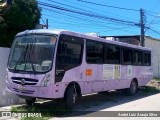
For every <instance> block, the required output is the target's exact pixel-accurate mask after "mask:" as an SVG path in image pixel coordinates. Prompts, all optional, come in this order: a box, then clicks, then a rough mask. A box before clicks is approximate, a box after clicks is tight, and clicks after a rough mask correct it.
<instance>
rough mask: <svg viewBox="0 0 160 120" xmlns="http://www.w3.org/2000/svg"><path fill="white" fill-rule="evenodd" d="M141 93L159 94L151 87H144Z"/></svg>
mask: <svg viewBox="0 0 160 120" xmlns="http://www.w3.org/2000/svg"><path fill="white" fill-rule="evenodd" d="M142 91H143V92H146V93H159V92H160V89H158V88H156V87H152V86H145V87H144V89H142Z"/></svg>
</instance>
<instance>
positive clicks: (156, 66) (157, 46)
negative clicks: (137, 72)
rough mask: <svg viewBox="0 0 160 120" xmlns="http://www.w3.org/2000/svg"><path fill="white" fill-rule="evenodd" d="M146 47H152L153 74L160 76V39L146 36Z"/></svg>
mask: <svg viewBox="0 0 160 120" xmlns="http://www.w3.org/2000/svg"><path fill="white" fill-rule="evenodd" d="M145 47H149V48H151V49H152V66H153V76H154V77H157V78H159V77H160V40H158V39H154V38H151V37H145Z"/></svg>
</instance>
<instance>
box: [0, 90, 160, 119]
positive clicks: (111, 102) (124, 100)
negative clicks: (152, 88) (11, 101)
mask: <svg viewBox="0 0 160 120" xmlns="http://www.w3.org/2000/svg"><path fill="white" fill-rule="evenodd" d="M36 106H37V108H38V107H40V108H43V109H46V108H47V107H51V108H53V109H56V106H58V107H59V106H61V104H57V103H56V102H55V103H54V102H52V101H50V102H44V103H43V104H40V103H36V104H35V107H36ZM10 108H11V107H10V106H9V107H3V108H0V111H4V110H6V111H8V110H9V109H10ZM74 111H85V112H77V113H81V114H76V115H75V114H71V115H69V116H72V117H66V116H64V117H63V116H61V117H56V116H55V117H54V118H51V120H57V119H62V120H63V119H67V120H68V119H69V120H75V119H77V120H82V119H88V118H89V119H90V120H96V119H97V117H93V116H107V115H106V114H108V112H105V111H160V93H159V94H148V93H146V92H144V91H139V92H138V93H137V94H136V95H135V96H126V95H124V94H122V93H120V92H111V93H108V94H94V95H89V96H84V97H82V99H81V100H80V102H79V103H78V104H77V105H76V106H75V108H74ZM97 111H101V112H97ZM99 113H100V114H99ZM73 116H74V117H73ZM86 116H87V117H86ZM88 116H89V117H88ZM106 118H107V119H109V120H112V119H113V120H119V119H120V120H124V119H125V120H133V119H134V120H143V119H145V120H159V119H160V118H156V117H154V118H151V117H147V118H144V117H141V118H139V117H134V118H133V117H125V118H123V117H120V118H118V117H99V118H98V119H102V120H106ZM12 119H13V118H9V119H7V120H12ZM0 120H4V118H3V119H2V118H0ZM14 120H15V119H14Z"/></svg>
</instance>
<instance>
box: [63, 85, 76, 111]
mask: <svg viewBox="0 0 160 120" xmlns="http://www.w3.org/2000/svg"><path fill="white" fill-rule="evenodd" d="M77 99H78V95H77V91H76V88H74V86H70V87H69V88H68V90H67V93H66V96H65V107H66V108H67V109H72V108H73V106H74V104H75V103H76V101H77Z"/></svg>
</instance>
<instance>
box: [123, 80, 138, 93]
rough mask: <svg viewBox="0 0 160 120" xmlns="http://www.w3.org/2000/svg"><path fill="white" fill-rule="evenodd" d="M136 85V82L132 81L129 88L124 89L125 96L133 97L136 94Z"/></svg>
mask: <svg viewBox="0 0 160 120" xmlns="http://www.w3.org/2000/svg"><path fill="white" fill-rule="evenodd" d="M137 89H138V84H137V81H136V80H132V82H131V84H130V87H129V88H127V89H126V93H127V95H130V96H131V95H134V94H135V93H136V92H137Z"/></svg>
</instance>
